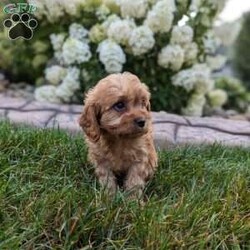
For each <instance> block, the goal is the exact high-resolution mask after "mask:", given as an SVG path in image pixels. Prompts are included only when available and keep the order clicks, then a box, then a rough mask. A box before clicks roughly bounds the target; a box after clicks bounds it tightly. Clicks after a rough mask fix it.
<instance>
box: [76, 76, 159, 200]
mask: <svg viewBox="0 0 250 250" xmlns="http://www.w3.org/2000/svg"><path fill="white" fill-rule="evenodd" d="M149 101H150V93H149V91H148V88H147V86H146V85H145V84H144V83H141V82H140V80H139V79H138V78H137V77H136V76H135V75H133V74H131V73H128V72H125V73H123V74H111V75H109V76H107V77H106V78H104V79H102V80H101V81H99V82H98V83H97V85H96V86H95V87H94V88H92V89H90V90H89V92H88V93H87V94H86V98H85V107H84V110H83V113H82V114H81V117H80V120H79V124H80V126H81V127H82V129H83V131H84V132H85V135H86V142H87V145H88V148H89V160H90V162H92V163H93V164H94V165H95V173H96V176H97V178H98V179H99V182H100V184H101V185H102V186H103V187H105V188H106V189H107V190H108V192H109V193H110V194H114V193H115V192H116V190H117V187H118V186H119V185H120V184H121V183H122V184H121V186H122V187H123V188H124V189H125V190H126V191H130V192H131V193H132V194H134V195H136V196H141V194H142V191H143V188H144V186H145V183H146V182H147V181H148V180H149V178H150V177H152V175H153V173H154V171H155V169H156V166H157V154H156V151H155V148H154V144H153V137H152V122H151V114H150V102H149ZM118 184H119V185H118Z"/></svg>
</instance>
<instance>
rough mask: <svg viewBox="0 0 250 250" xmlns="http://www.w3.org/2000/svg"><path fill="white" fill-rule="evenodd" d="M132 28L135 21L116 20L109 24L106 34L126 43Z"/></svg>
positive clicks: (118, 41) (121, 42)
mask: <svg viewBox="0 0 250 250" xmlns="http://www.w3.org/2000/svg"><path fill="white" fill-rule="evenodd" d="M134 28H135V23H134V21H132V20H127V19H123V20H117V21H114V22H112V23H111V24H110V26H109V28H108V32H107V34H108V37H109V38H111V39H113V40H114V41H115V42H117V43H119V44H123V45H126V44H127V43H128V39H129V37H130V36H131V33H132V30H133V29H134Z"/></svg>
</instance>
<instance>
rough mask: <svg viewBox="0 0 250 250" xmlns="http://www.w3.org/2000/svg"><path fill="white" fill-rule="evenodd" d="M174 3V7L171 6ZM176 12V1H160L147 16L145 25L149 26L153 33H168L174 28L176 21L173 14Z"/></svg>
mask: <svg viewBox="0 0 250 250" xmlns="http://www.w3.org/2000/svg"><path fill="white" fill-rule="evenodd" d="M170 3H172V5H170ZM175 10H176V6H175V3H174V1H172V0H161V1H158V2H157V3H156V4H155V5H154V6H153V8H152V10H150V11H149V12H148V14H147V17H146V20H145V21H144V25H147V26H148V27H149V28H150V29H151V30H152V31H153V32H155V33H156V32H160V33H164V32H168V31H169V30H170V29H171V27H172V22H173V19H174V15H173V12H174V11H175Z"/></svg>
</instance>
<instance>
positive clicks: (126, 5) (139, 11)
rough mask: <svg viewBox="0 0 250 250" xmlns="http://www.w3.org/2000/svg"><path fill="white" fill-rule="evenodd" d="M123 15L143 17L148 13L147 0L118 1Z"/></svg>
mask: <svg viewBox="0 0 250 250" xmlns="http://www.w3.org/2000/svg"><path fill="white" fill-rule="evenodd" d="M118 4H119V6H120V9H121V15H122V17H125V18H126V17H132V18H142V17H144V16H145V15H146V12H147V8H148V3H147V0H136V1H135V0H120V1H119V2H118Z"/></svg>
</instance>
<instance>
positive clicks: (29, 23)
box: [3, 13, 38, 40]
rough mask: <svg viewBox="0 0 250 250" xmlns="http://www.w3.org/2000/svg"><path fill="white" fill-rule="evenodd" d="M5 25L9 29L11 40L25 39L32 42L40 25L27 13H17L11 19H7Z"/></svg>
mask: <svg viewBox="0 0 250 250" xmlns="http://www.w3.org/2000/svg"><path fill="white" fill-rule="evenodd" d="M3 25H4V27H6V28H7V29H8V35H9V39H11V40H16V39H18V38H23V39H25V40H30V39H31V38H32V37H33V31H34V29H35V28H36V27H37V25H38V23H37V21H36V19H34V18H31V17H30V16H29V15H28V14H27V13H23V14H22V15H20V14H17V13H15V14H13V15H12V16H11V17H10V18H9V19H6V20H5V21H4V23H3Z"/></svg>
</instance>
